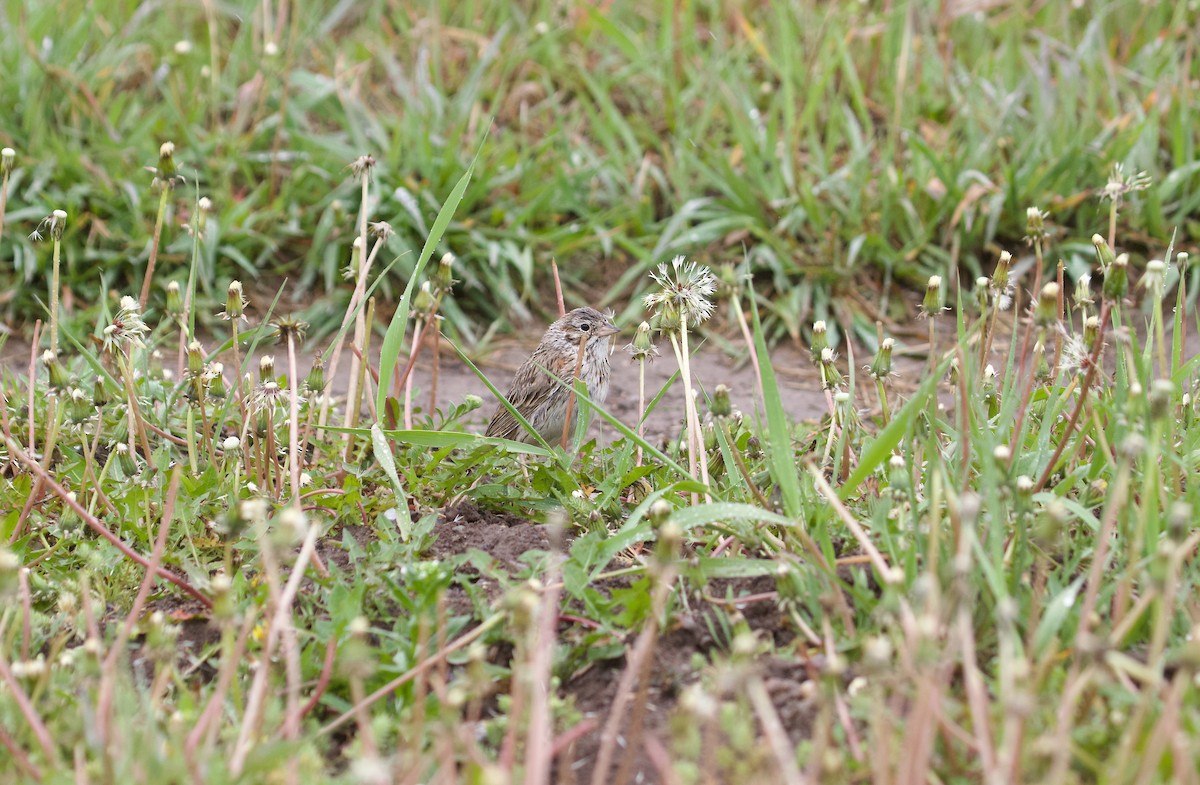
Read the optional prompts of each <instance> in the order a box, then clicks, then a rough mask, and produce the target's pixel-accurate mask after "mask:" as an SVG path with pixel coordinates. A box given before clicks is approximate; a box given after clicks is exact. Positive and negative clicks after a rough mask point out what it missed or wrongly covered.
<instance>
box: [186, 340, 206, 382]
mask: <svg viewBox="0 0 1200 785" xmlns="http://www.w3.org/2000/svg"><path fill="white" fill-rule="evenodd" d="M187 369H188V373H189V374H190V375H191V376H199V375H200V374H202V373H204V347H203V346H201V345H200V342H199V341H192V342H191V343H189V344H188V347H187Z"/></svg>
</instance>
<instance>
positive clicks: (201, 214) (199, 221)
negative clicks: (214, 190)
mask: <svg viewBox="0 0 1200 785" xmlns="http://www.w3.org/2000/svg"><path fill="white" fill-rule="evenodd" d="M212 206H213V204H212V200H211V199H209V198H208V197H207V196H201V197H200V199H199V201H197V202H196V232H197V233H198V234H199V235H200V236H201V237H203V236H204V230H205V229H206V228H207V227H208V214H209V213H210V212H212Z"/></svg>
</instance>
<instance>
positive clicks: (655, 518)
mask: <svg viewBox="0 0 1200 785" xmlns="http://www.w3.org/2000/svg"><path fill="white" fill-rule="evenodd" d="M674 511H675V508H674V507H672V506H671V503H670V502H669V501H667V500H666V499H659V500H658V501H656V502H654V503H653V504H651V505H650V509H649V510H647V511H646V517H647V518H649V519H650V525H651V526H652V527H654V528H655V529H657V528H659V527H661V526H662V525H663V523H665V522H666V520H667V518H670V517H671V513H672V512H674Z"/></svg>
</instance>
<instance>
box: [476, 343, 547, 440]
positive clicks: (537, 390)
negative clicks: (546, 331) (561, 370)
mask: <svg viewBox="0 0 1200 785" xmlns="http://www.w3.org/2000/svg"><path fill="white" fill-rule="evenodd" d="M541 360H542V358H541V357H538V355H537V354H534V356H533V357H531V358H530V359H529V360H528V361H527V362H526V363H525V364H524V365H522V366H521V367H520V369H519V370H518V371H517V373H516V375H515V376H514V377H513V380H512V383H511V384H509V385H508V392H507V393H505V395H504V397H505V398H507V399H508V402H509V403H511V404H512V405H513V408H514V409H516V410H517V411H519V412H520V413H521V415H522V416H523V417H524V418H525V419H526V420H528V419H530V417H531V416H532V415H533V413H534V411H536V410H537V408H538V407H539V406H540V405H542V404H543V403H545V402H546V401H547V400H549V399H550V396H551V394H552V393H553V392H554V390H555V387H557V384H556V383H555V382H554V381H553V380H552V379H551V378H550V376H549V375H547V374H546V372H545V371H543V370H542V368H541V367H539V366H544V365H545V363H543V362H542V361H541ZM484 435H485V436H499V437H500V438H502V439H515V440H517V441H520V440H521V437H523V436H528V434H527V433H526V432H525V428H524V427H522V426H521V423H519V422H517V418H516V417H513V416H512V412H510V411H509V410H508V409H506V408H505V407H504V404H497V405H496V412H495V414H493V415H492V420H491V422H489V423H488V427H487V431H486V432H485V433H484Z"/></svg>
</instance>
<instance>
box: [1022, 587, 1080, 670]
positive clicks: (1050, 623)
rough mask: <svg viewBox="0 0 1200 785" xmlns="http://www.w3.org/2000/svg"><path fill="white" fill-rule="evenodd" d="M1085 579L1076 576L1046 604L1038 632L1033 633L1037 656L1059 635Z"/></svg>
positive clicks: (1034, 650) (1035, 654)
mask: <svg viewBox="0 0 1200 785" xmlns="http://www.w3.org/2000/svg"><path fill="white" fill-rule="evenodd" d="M1083 579H1084V576H1082V575H1081V576H1080V577H1078V578H1076V579H1075V580H1074V581H1072V582H1071V585H1069V586H1067V588H1065V589H1063V590H1062V591H1060V592H1059V593H1058V594H1056V595H1055V596H1054V599H1052V600H1051V601H1050V603H1049V604H1048V605H1047V606H1046V610H1045V612H1044V613H1043V614H1042V620H1041V621H1040V622H1038V627H1037V632H1035V633H1034V634H1033V655H1034V656H1035V657H1040V656H1041V655H1042V654H1044V653H1045V650H1046V647H1047V646H1049V645H1050V641H1051V640H1053V639H1054V638H1055V637H1057V636H1058V634H1059V632H1060V631H1061V630H1062V626H1063V623H1064V622H1065V621H1066V620H1067V617H1068V616H1069V615H1070V614H1071V612H1072V609H1074V607H1075V600H1076V598H1077V597H1078V595H1079V588H1080V587H1081V586H1082V585H1083Z"/></svg>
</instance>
